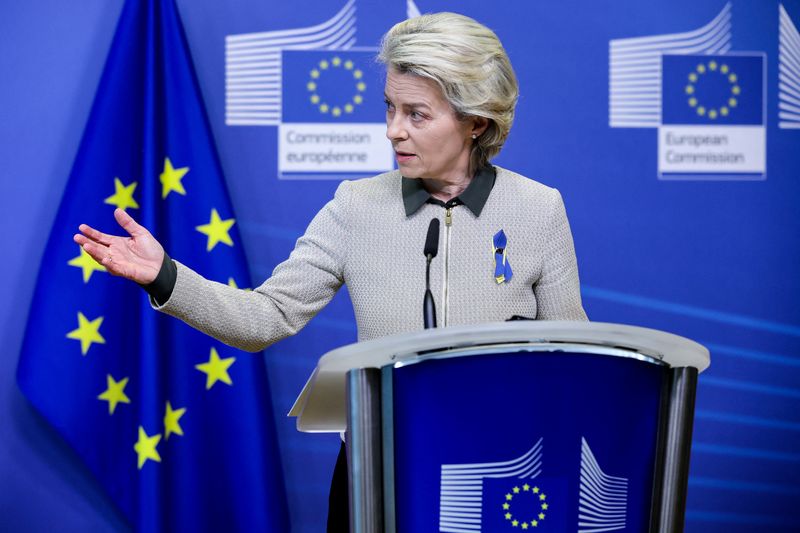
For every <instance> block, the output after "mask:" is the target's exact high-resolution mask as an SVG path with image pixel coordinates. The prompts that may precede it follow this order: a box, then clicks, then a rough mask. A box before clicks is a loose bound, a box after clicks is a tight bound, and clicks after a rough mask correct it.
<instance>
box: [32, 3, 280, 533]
mask: <svg viewBox="0 0 800 533" xmlns="http://www.w3.org/2000/svg"><path fill="white" fill-rule="evenodd" d="M116 207H120V208H123V209H126V210H127V212H128V213H130V214H131V215H132V216H133V217H134V218H136V219H138V220H139V222H140V223H142V224H143V225H144V226H146V227H147V228H149V229H150V230H151V232H152V233H153V234H154V235H155V236H156V238H157V239H159V240H160V242H161V243H162V244H163V245H164V247H165V248H166V249H167V250H168V251H169V253H170V254H171V255H172V256H174V257H177V258H180V259H181V260H182V261H183V262H184V263H186V264H188V265H190V266H192V267H193V268H195V269H196V270H198V271H199V272H201V273H203V274H204V275H205V276H206V277H208V278H210V279H213V280H216V281H220V282H222V283H228V284H231V285H234V284H235V285H238V286H240V287H244V286H246V285H247V284H248V283H249V279H250V278H249V274H248V272H247V268H246V262H245V257H244V253H243V250H242V241H241V239H240V237H239V234H238V231H237V225H236V219H235V217H234V215H233V212H232V209H231V203H230V200H229V197H228V193H227V190H226V188H225V184H224V181H223V178H222V173H221V168H220V164H219V160H218V157H217V154H216V151H215V148H214V145H213V141H212V137H211V134H210V128H209V124H208V120H207V118H206V115H205V111H204V108H203V104H202V101H201V98H200V92H199V90H198V84H197V80H196V77H195V74H194V70H193V67H192V65H191V60H190V57H189V53H188V47H187V44H186V40H185V36H184V33H183V29H182V26H181V23H180V19H179V17H178V13H177V11H176V8H175V5H174V2H173V0H128V1H127V2H126V3H125V6H124V8H123V12H122V16H121V18H120V22H119V24H118V27H117V31H116V34H115V37H114V41H113V43H112V46H111V50H110V53H109V56H108V59H107V62H106V65H105V69H104V72H103V76H102V78H101V81H100V86H99V88H98V91H97V94H96V96H95V101H94V105H93V108H92V111H91V114H90V116H89V120H88V123H87V124H86V128H85V132H84V136H83V139H82V142H81V144H80V148H79V150H78V154H77V157H76V160H75V163H74V167H73V169H72V173H71V175H70V177H69V181H68V183H67V186H66V190H65V192H64V197H63V200H62V202H61V206H60V208H59V210H58V213H57V216H56V219H55V224H54V226H53V230H52V232H51V234H50V238H49V241H48V244H47V247H46V249H45V253H44V257H43V260H42V267H41V270H40V272H39V278H38V282H37V286H36V291H35V295H34V299H33V303H32V307H31V311H30V317H29V319H28V326H27V331H26V333H25V339H24V343H23V348H22V354H21V358H20V362H19V367H18V371H17V379H18V382H19V385H20V388H21V389H22V391H23V392H24V394H25V395H26V396H27V397H28V398H29V399H30V401H31V402H32V404H33V405H34V406H35V407H36V409H37V410H38V411H39V412H40V413H41V414H42V415H43V416H44V417H45V418H46V419H47V420H48V421H49V422H50V423H51V424H52V425H53V426H55V428H56V429H57V430H58V431H59V432H60V434H61V435H62V436H63V437H64V438H65V439H66V440H67V441H68V442H69V443H70V445H71V446H72V447H73V448H74V449H75V450H76V451H77V452H78V454H79V455H80V457H81V458H82V459H83V460H84V461H85V463H86V464H87V465H88V467H89V469H90V470H91V471H92V473H93V474H94V475H95V476H96V478H97V479H98V480H99V482H100V483H101V484H102V485H103V487H105V489H106V490H107V491H108V493H109V494H110V495H111V497H112V498H113V500H114V501H115V502H116V503H117V504H118V505H119V508H120V509H121V510H122V512H123V513H124V514H125V515H126V516H127V517H128V518H129V519H130V521H131V523H132V524H133V525H134V526H135V528H136V530H138V531H192V532H197V531H262V532H269V531H276V532H277V531H281V532H282V531H287V530H288V525H287V518H286V505H285V494H284V488H283V481H282V474H281V470H280V462H279V457H278V450H277V445H276V439H275V435H274V427H273V421H272V418H271V413H272V410H271V407H270V400H269V394H268V390H267V379H266V374H265V366H264V361H263V359H262V357H261V356H259V355H250V354H245V353H243V352H239V351H237V350H234V349H232V348H229V347H227V346H224V345H222V344H221V343H219V342H217V341H215V340H214V339H212V338H210V337H207V336H205V335H204V334H202V333H200V332H197V331H195V330H193V329H191V328H189V327H188V326H186V325H185V324H183V323H181V322H179V321H178V320H176V319H173V318H171V317H168V316H166V315H162V314H160V313H157V312H155V311H153V310H151V309H150V305H149V302H148V299H147V296H146V294H145V293H144V291H142V289H140V288H139V287H138V286H136V284H134V283H131V282H130V281H127V280H124V279H121V278H116V277H112V276H110V275H109V274H108V273H107V272H106V271H105V269H104V268H103V267H101V266H100V265H98V264H97V263H95V262H94V261H93V260H92V259H91V258H90V257H89V256H88V255H86V254H85V252H83V251H82V250H81V248H80V247H79V246H78V245H76V244H75V243H73V241H72V235H73V234H74V233H75V232H76V230H77V227H78V225H79V223H88V224H90V225H92V226H94V227H96V228H100V229H102V230H104V231H108V232H114V233H117V234H119V233H123V231H122V230H121V229H120V228H118V226H117V225H116V223H115V221H114V218H113V211H114V209H115V208H116Z"/></svg>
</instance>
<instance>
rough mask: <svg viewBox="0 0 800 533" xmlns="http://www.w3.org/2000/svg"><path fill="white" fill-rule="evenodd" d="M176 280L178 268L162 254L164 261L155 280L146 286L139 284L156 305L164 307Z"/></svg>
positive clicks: (170, 259)
mask: <svg viewBox="0 0 800 533" xmlns="http://www.w3.org/2000/svg"><path fill="white" fill-rule="evenodd" d="M177 280H178V267H176V266H175V261H173V260H172V258H171V257H170V256H169V255H167V252H164V261H163V262H162V263H161V269H160V270H159V271H158V275H157V276H156V279H154V280H153V281H152V282H150V283H148V284H147V285H142V284H141V283H140V284H139V286H140V287H142V288H143V289H144V290H145V291H147V294H149V295H150V297H151V298H152V299H153V300H155V302H156V304H158V305H164V304H165V303H167V300H169V297H170V296H172V290H173V289H174V288H175V282H176V281H177Z"/></svg>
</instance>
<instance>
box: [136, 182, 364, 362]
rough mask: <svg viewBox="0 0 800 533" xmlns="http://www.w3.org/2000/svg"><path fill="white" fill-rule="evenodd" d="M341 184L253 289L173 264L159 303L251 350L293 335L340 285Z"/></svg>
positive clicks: (344, 205)
mask: <svg viewBox="0 0 800 533" xmlns="http://www.w3.org/2000/svg"><path fill="white" fill-rule="evenodd" d="M349 185H350V184H349V182H346V181H345V182H342V184H341V185H340V186H339V188H338V189H337V191H336V195H335V196H334V198H333V200H331V201H330V202H328V204H327V205H325V207H323V208H322V210H321V211H320V212H319V213H317V215H316V216H315V217H314V219H313V220H312V221H311V224H309V226H308V229H306V232H305V234H304V235H303V236H302V237H300V239H298V241H297V244H296V245H295V248H294V250H293V251H292V253H291V254H290V255H289V258H288V259H287V260H286V261H284V262H283V263H281V264H279V265H278V266H277V267H275V270H274V271H273V272H272V276H270V277H269V279H267V280H266V281H265V282H264V283H262V284H261V286H260V287H258V288H256V289H254V290H253V291H243V290H240V289H235V288H233V287H229V286H227V285H224V284H221V283H217V282H213V281H209V280H207V279H205V278H203V277H202V276H201V275H199V274H198V273H196V272H194V271H193V270H191V269H190V268H188V267H187V266H185V265H183V264H181V263H179V262H178V261H175V263H176V265H177V269H178V272H177V280H176V283H175V288H174V289H173V291H172V294H171V295H170V298H169V300H167V301H166V302H165V303H164V304H163V305H159V304H157V303H156V302H155V301H153V300H152V299H151V304H152V305H153V307H154V308H155V309H157V310H159V311H162V312H164V313H167V314H169V315H172V316H174V317H176V318H179V319H180V320H182V321H184V322H186V323H187V324H189V325H190V326H192V327H193V328H196V329H198V330H200V331H202V332H204V333H207V334H208V335H211V336H212V337H214V338H215V339H217V340H219V341H221V342H224V343H225V344H228V345H231V346H234V347H236V348H240V349H242V350H247V351H251V352H256V351H260V350H263V349H264V348H266V347H267V346H269V345H270V344H272V343H274V342H277V341H279V340H281V339H283V338H285V337H288V336H289V335H294V334H295V333H297V332H298V331H300V329H302V328H303V326H305V325H306V323H307V322H308V321H309V320H311V318H313V317H314V315H316V314H317V313H318V312H319V311H320V310H321V309H322V308H323V307H325V305H327V304H328V302H330V300H331V299H332V298H333V296H334V295H335V294H336V291H337V290H338V289H339V288H340V287H341V286H342V284H343V282H344V276H343V272H344V264H345V259H346V257H345V256H346V253H347V250H348V245H347V241H348V238H349V231H348V225H347V218H348V217H347V213H348V210H349V208H350V205H349V204H350V201H351V194H350V187H349Z"/></svg>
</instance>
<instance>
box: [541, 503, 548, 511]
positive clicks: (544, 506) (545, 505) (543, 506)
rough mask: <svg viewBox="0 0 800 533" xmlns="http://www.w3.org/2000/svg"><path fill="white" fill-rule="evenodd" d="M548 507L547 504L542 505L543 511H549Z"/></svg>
mask: <svg viewBox="0 0 800 533" xmlns="http://www.w3.org/2000/svg"><path fill="white" fill-rule="evenodd" d="M548 507H549V506H548V505H547V504H546V503H543V504H542V509H544V510H545V511H546V510H547V508H548Z"/></svg>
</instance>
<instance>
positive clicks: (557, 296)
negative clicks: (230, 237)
mask: <svg viewBox="0 0 800 533" xmlns="http://www.w3.org/2000/svg"><path fill="white" fill-rule="evenodd" d="M378 57H379V60H380V61H381V62H382V63H383V64H384V65H385V66H386V86H385V99H386V136H387V137H388V139H389V140H390V141H391V143H392V146H393V148H394V152H395V157H396V161H397V167H398V169H397V170H395V171H392V172H388V173H385V174H381V175H378V176H375V177H372V178H368V179H363V180H358V181H344V182H342V184H341V185H340V186H339V188H338V189H337V191H336V194H335V196H334V198H333V199H332V200H331V201H330V202H329V203H328V204H327V205H326V206H325V207H323V208H322V210H321V211H320V212H319V213H317V215H316V216H315V217H314V219H313V220H312V222H311V224H310V225H309V226H308V229H307V230H306V232H305V234H304V235H303V236H302V237H301V238H300V239H299V240H298V241H297V244H296V246H295V249H294V251H292V253H291V254H290V256H289V258H288V259H287V260H286V261H284V262H283V263H281V264H280V265H278V266H277V267H276V268H275V270H274V272H273V273H272V276H270V278H269V279H267V280H266V281H264V283H262V284H261V286H259V287H258V288H256V289H254V290H253V291H242V290H238V289H235V288H232V287H228V286H227V285H223V284H219V283H215V282H212V281H209V280H206V279H204V278H203V277H202V276H200V275H199V274H197V273H195V272H194V271H192V270H191V269H189V268H188V267H186V266H185V265H183V264H181V263H180V262H178V261H176V260H173V259H171V258H170V257H169V256H168V255H167V254H166V252H165V251H164V249H163V247H162V246H161V245H160V244H159V242H158V241H157V240H156V239H155V238H154V237H153V236H152V235H151V234H150V232H149V231H147V229H145V228H144V227H142V226H140V225H139V224H137V223H136V222H135V221H134V220H133V219H132V218H131V217H130V216H129V215H128V214H126V213H125V212H124V211H122V210H120V209H117V210H116V211H115V213H114V216H115V218H116V220H117V222H118V223H119V224H120V225H121V226H122V228H123V229H124V230H125V232H127V234H128V236H126V237H120V236H113V235H109V234H106V233H102V232H100V231H97V230H96V229H93V228H91V227H89V226H87V225H85V224H84V225H81V226H80V233H79V234H77V235H75V237H74V239H75V242H77V243H78V244H79V245H81V246H82V247H83V249H84V250H86V251H87V252H88V253H89V254H90V255H91V256H92V257H93V258H94V259H95V260H96V261H97V262H98V263H100V264H102V265H103V266H104V267H105V268H106V269H107V270H108V272H110V273H112V274H115V275H118V276H123V277H125V278H128V279H130V280H132V281H135V282H137V283H139V284H140V285H142V286H144V288H145V290H147V292H148V293H149V294H150V296H151V301H152V303H153V306H154V308H155V309H157V310H159V311H162V312H164V313H167V314H170V315H172V316H175V317H177V318H179V319H181V320H183V321H184V322H186V323H188V324H190V325H191V326H193V327H195V328H197V329H199V330H201V331H203V332H205V333H207V334H209V335H211V336H213V337H214V338H216V339H219V340H220V341H222V342H225V343H227V344H229V345H231V346H235V347H237V348H241V349H244V350H248V351H253V352H256V351H260V350H263V349H264V348H265V347H267V346H269V345H270V344H272V343H274V342H276V341H279V340H281V339H283V338H284V337H287V336H289V335H292V334H294V333H297V331H299V330H300V329H301V328H302V327H303V326H305V324H306V323H307V322H308V321H309V320H310V319H311V318H312V317H313V316H314V315H315V314H316V313H317V312H319V311H320V309H322V308H323V307H324V306H325V305H326V304H327V303H328V302H329V301H330V300H331V298H333V296H334V294H335V293H336V291H337V290H338V289H339V288H340V287H341V286H342V285H343V284H344V285H347V289H348V291H349V293H350V298H351V301H352V302H353V307H354V310H355V317H356V322H357V326H358V339H359V340H360V341H361V340H367V339H373V338H376V337H381V336H384V335H391V334H395V333H401V332H407V331H413V330H418V329H421V328H422V327H423V321H422V313H421V312H420V310H421V306H420V303H421V301H420V300H421V295H422V294H423V293H424V285H425V279H424V276H423V275H421V273H422V272H423V271H422V268H423V267H424V262H422V261H423V259H424V258H423V257H422V253H421V252H422V251H423V244H424V242H425V235H426V232H427V231H428V226H429V224H430V222H431V220H432V219H439V220H440V222H441V224H440V229H439V233H440V235H439V248H438V255H437V259H436V262H438V265H437V264H436V263H434V266H433V268H432V269H431V275H430V283H431V289H432V291H433V294H434V299H435V301H436V307H437V309H438V316H439V320H438V322H439V325H440V326H451V325H459V324H477V323H482V322H492V321H502V320H507V319H508V318H510V317H512V316H514V315H520V316H524V317H529V318H535V319H538V320H585V319H586V315H585V313H584V311H583V308H582V305H581V297H580V292H579V284H578V270H577V263H576V259H575V251H574V247H573V243H572V235H571V234H570V229H569V223H568V221H567V216H566V212H565V210H564V204H563V202H562V200H561V196H560V194H559V193H558V191H556V190H555V189H552V188H549V187H546V186H544V185H542V184H540V183H537V182H535V181H533V180H531V179H528V178H526V177H524V176H521V175H519V174H517V173H514V172H512V171H510V170H506V169H504V168H500V167H497V166H493V165H492V164H491V162H490V161H491V159H492V158H493V157H494V156H496V155H497V154H498V153H499V152H500V149H501V148H502V146H503V143H504V142H505V140H506V137H507V136H508V133H509V130H510V128H511V124H512V122H513V118H514V107H515V105H516V101H517V96H518V93H519V91H518V86H517V81H516V76H515V75H514V71H513V69H512V67H511V64H510V62H509V59H508V56H507V54H506V52H505V50H504V49H503V46H502V44H501V43H500V41H499V40H498V38H497V36H496V35H495V34H494V33H493V32H492V31H491V30H489V29H488V28H486V27H485V26H483V25H481V24H479V23H478V22H476V21H474V20H472V19H470V18H468V17H465V16H462V15H457V14H453V13H438V14H432V15H423V16H421V17H416V18H413V19H409V20H406V21H404V22H401V23H399V24H397V25H396V26H394V27H393V28H392V29H391V30H389V32H388V33H387V34H386V35H385V36H384V38H383V41H382V43H381V51H380V54H379V56H378ZM344 467H345V465H344V461H343V457H342V456H340V461H339V462H338V463H337V469H336V473H335V476H334V485H337V484H338V483H341V482H342V480H344V483H343V488H342V489H337V488H336V486H335V487H334V489H333V490H332V500H331V508H330V511H329V530H340V529H339V527H343V528H345V529H346V527H347V526H346V523H347V522H346V520H347V514H346V513H347V505H346V500H344V499H342V500H341V502H339V501H338V500H337V499H336V498H337V495H338V496H342V495H345V497H346V469H345V468H344ZM342 476H344V477H342ZM337 477H338V480H337ZM339 520H341V522H338V521H339Z"/></svg>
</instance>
